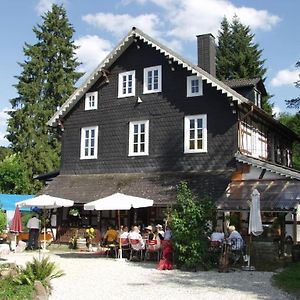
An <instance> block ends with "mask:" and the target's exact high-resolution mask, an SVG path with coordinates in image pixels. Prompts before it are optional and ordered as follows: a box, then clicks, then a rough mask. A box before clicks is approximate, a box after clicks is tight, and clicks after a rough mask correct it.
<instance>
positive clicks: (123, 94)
mask: <svg viewBox="0 0 300 300" xmlns="http://www.w3.org/2000/svg"><path fill="white" fill-rule="evenodd" d="M130 75H131V76H132V81H131V92H128V88H129V86H128V78H129V76H130ZM124 76H125V77H126V82H125V90H126V91H125V92H124V90H123V89H124V80H123V79H124ZM131 96H135V70H133V71H128V72H123V73H119V85H118V98H123V97H131Z"/></svg>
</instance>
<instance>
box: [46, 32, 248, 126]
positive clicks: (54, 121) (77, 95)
mask: <svg viewBox="0 0 300 300" xmlns="http://www.w3.org/2000/svg"><path fill="white" fill-rule="evenodd" d="M136 39H141V40H142V41H143V42H145V43H147V44H148V45H150V46H151V47H153V48H155V50H157V51H159V52H160V53H162V54H164V55H165V57H166V58H167V59H170V60H172V61H174V62H177V63H178V64H179V65H181V66H182V67H183V68H186V69H187V70H189V71H191V72H192V73H193V74H195V75H198V76H201V77H202V79H203V80H205V81H206V82H207V83H209V84H211V85H212V86H213V87H216V88H217V90H220V91H222V93H224V94H226V95H227V96H228V97H230V98H231V99H232V100H234V101H237V102H238V103H239V104H240V103H247V104H249V105H252V103H251V101H250V100H248V99H247V98H245V97H243V96H242V95H240V94H238V93H237V92H236V91H234V90H233V89H231V88H230V87H228V86H227V85H226V84H224V83H223V82H221V81H219V80H218V79H216V78H215V77H213V76H212V75H211V74H209V73H207V72H206V71H204V70H202V69H201V68H199V67H198V66H196V65H194V64H192V63H191V62H189V61H187V60H186V59H184V58H182V57H181V56H180V55H179V54H177V53H175V52H174V51H173V50H171V49H169V48H167V47H166V46H164V45H162V44H161V43H159V42H158V41H156V40H154V39H153V38H151V37H150V36H148V35H146V34H145V33H144V32H142V31H141V30H139V29H137V28H135V27H134V28H133V29H132V30H131V31H130V32H129V33H128V34H127V35H126V36H125V37H124V38H123V39H122V41H121V42H120V43H119V44H118V45H117V46H116V47H115V48H114V49H113V50H112V51H111V52H110V53H109V54H108V55H107V56H106V57H105V58H104V59H103V60H102V62H101V63H100V64H99V65H98V67H97V68H96V69H95V70H94V71H93V72H92V74H91V75H90V76H89V77H88V78H87V79H86V80H85V81H84V82H83V83H82V84H81V86H80V87H79V88H77V89H76V90H75V91H74V93H73V94H72V95H71V96H70V97H69V98H68V100H67V101H66V102H65V103H64V104H63V105H62V107H61V108H60V109H59V110H58V111H57V112H56V113H55V114H54V115H53V116H52V118H51V119H50V120H49V121H48V122H47V125H49V126H54V127H55V126H57V125H58V121H59V119H60V118H63V117H64V116H65V115H67V113H68V112H69V111H70V110H71V109H72V108H73V107H74V105H75V104H76V103H77V102H78V101H79V100H80V99H81V97H82V96H83V95H84V94H85V93H86V92H87V91H88V90H89V88H90V87H91V86H92V85H93V84H94V83H95V82H96V81H97V80H98V79H99V78H100V77H101V76H104V75H105V70H106V69H108V68H109V67H110V66H111V65H112V64H113V63H114V62H115V61H116V60H117V59H118V58H119V57H120V56H121V55H122V53H124V51H125V50H126V49H127V48H128V47H129V46H130V45H131V44H132V43H133V42H135V41H136Z"/></svg>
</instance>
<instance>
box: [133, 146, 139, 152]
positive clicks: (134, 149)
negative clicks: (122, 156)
mask: <svg viewBox="0 0 300 300" xmlns="http://www.w3.org/2000/svg"><path fill="white" fill-rule="evenodd" d="M133 152H135V153H136V152H138V144H134V145H133Z"/></svg>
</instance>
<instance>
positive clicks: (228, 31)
mask: <svg viewBox="0 0 300 300" xmlns="http://www.w3.org/2000/svg"><path fill="white" fill-rule="evenodd" d="M218 40H219V45H218V48H217V55H216V71H217V78H218V79H220V80H230V79H240V78H261V79H262V80H263V81H264V80H265V77H264V76H265V74H266V71H267V70H266V68H265V67H264V63H265V60H264V59H262V58H261V56H262V50H260V49H259V45H258V44H256V43H254V42H253V40H254V34H253V33H251V29H250V27H249V26H245V25H243V24H242V23H241V22H240V21H239V19H238V18H237V16H234V17H233V19H232V22H228V20H227V19H226V18H224V19H223V21H222V22H221V29H220V30H219V34H218ZM269 98H270V96H267V97H264V98H263V99H262V107H263V109H264V110H266V111H267V112H268V113H270V114H271V113H272V106H273V105H272V104H270V103H269V102H268V100H269Z"/></svg>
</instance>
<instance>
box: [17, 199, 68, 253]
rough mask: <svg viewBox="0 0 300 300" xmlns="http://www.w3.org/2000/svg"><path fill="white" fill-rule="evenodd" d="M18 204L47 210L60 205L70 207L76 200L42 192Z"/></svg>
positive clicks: (44, 245)
mask: <svg viewBox="0 0 300 300" xmlns="http://www.w3.org/2000/svg"><path fill="white" fill-rule="evenodd" d="M16 205H18V206H19V207H39V208H42V209H44V210H46V209H52V208H59V207H70V206H73V205H74V201H72V200H68V199H64V198H58V197H53V196H50V195H46V194H42V195H40V196H37V197H34V198H31V199H27V200H23V201H20V202H17V203H16ZM43 250H44V251H46V221H45V222H44V244H43Z"/></svg>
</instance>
